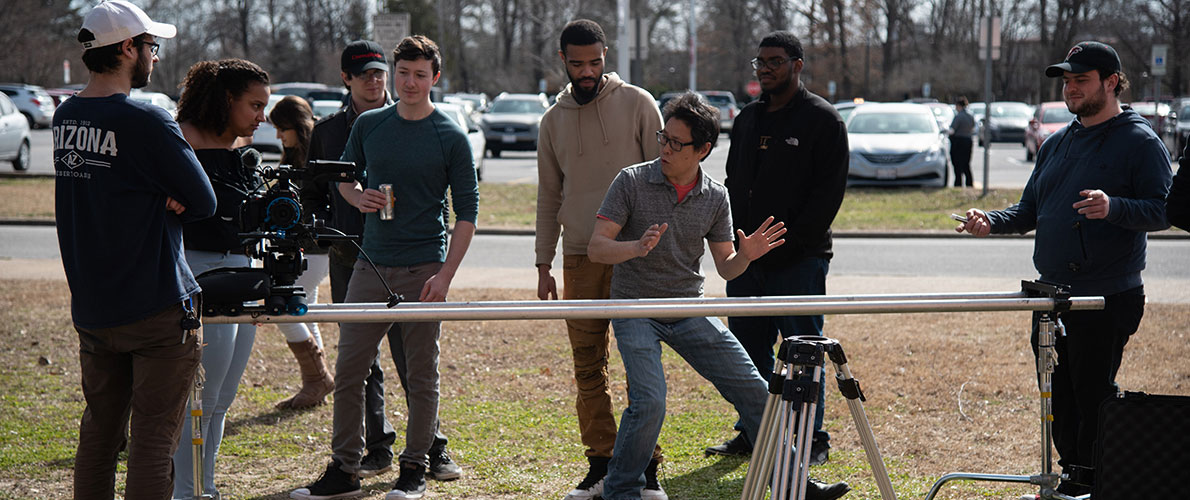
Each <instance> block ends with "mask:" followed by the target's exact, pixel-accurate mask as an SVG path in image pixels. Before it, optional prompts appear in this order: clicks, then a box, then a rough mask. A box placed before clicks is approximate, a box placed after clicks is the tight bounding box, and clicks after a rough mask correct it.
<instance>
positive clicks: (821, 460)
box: [810, 439, 831, 465]
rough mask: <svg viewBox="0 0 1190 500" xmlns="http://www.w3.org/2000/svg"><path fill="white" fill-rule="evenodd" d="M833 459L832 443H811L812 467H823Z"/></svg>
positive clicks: (818, 441)
mask: <svg viewBox="0 0 1190 500" xmlns="http://www.w3.org/2000/svg"><path fill="white" fill-rule="evenodd" d="M830 459H831V442H830V441H826V440H821V439H815V440H813V441H812V442H811V443H810V465H822V464H825V463H826V461H827V460H830Z"/></svg>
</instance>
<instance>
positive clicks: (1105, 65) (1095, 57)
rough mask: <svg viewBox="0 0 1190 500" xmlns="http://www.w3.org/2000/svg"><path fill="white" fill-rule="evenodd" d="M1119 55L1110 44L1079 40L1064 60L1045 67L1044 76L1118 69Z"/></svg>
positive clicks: (1110, 72) (1108, 72)
mask: <svg viewBox="0 0 1190 500" xmlns="http://www.w3.org/2000/svg"><path fill="white" fill-rule="evenodd" d="M1120 68H1121V65H1120V56H1119V55H1118V54H1116V49H1113V48H1112V47H1111V45H1108V44H1106V43H1102V42H1091V41H1088V42H1079V43H1078V44H1077V45H1075V46H1074V47H1071V48H1070V52H1067V53H1066V60H1064V61H1062V62H1060V63H1058V64H1054V65H1051V66H1049V67H1047V68H1045V76H1048V77H1050V78H1056V77H1059V76H1062V74H1063V73H1065V72H1067V71H1069V72H1071V73H1086V72H1088V71H1091V70H1095V69H1097V70H1101V71H1103V72H1105V73H1107V74H1112V73H1115V72H1117V71H1120Z"/></svg>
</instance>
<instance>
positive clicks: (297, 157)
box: [269, 95, 335, 409]
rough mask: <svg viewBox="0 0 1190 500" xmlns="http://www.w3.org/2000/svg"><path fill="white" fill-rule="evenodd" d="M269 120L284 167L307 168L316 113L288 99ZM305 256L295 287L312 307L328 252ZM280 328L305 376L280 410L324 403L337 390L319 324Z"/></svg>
mask: <svg viewBox="0 0 1190 500" xmlns="http://www.w3.org/2000/svg"><path fill="white" fill-rule="evenodd" d="M269 121H270V122H272V123H273V126H274V127H276V128H277V138H278V139H281V146H282V148H283V150H282V153H281V164H283V165H292V166H294V167H298V168H301V167H305V166H306V152H307V151H309V149H310V134H311V133H312V132H313V131H314V112H313V111H312V110H311V109H310V105H309V104H307V103H306V100H305V99H302V98H300V97H297V96H292V95H290V96H285V98H283V99H281V100H280V101H278V102H277V104H275V105H274V106H273V110H272V111H270V112H269ZM299 184H301V183H299ZM299 188H303V191H304V188H305V185H299ZM303 194H304V193H303ZM301 198H302V205H303V206H302V212H303V214H310V213H314V210H313V208H312V207H309V206H307V205H308V200H307V199H306V197H305V196H302V197H301ZM303 218H304V217H303ZM302 222H310V221H309V220H303V221H302ZM302 253H303V254H304V255H305V256H306V263H307V267H306V270H305V271H304V272H302V274H301V276H298V279H297V283H296V284H297V285H298V286H300V287H302V289H303V290H305V292H306V300H307V301H308V302H309V303H311V304H313V303H315V302H318V284H319V283H321V282H322V280H323V279H325V278H326V276H327V274H328V273H329V272H330V260H329V258H328V256H327V250H326V249H325V248H322V247H319V246H317V245H311V246H307V247H305V248H303V249H302ZM277 328H278V329H279V330H281V333H282V334H284V335H285V342H286V343H287V345H289V349H290V350H291V351H293V355H294V357H295V358H297V362H298V367H299V368H300V369H301V374H302V388H301V389H300V390H299V391H298V392H297V394H294V395H293V396H290V397H289V398H286V399H284V400H282V401H281V402H279V403H277V408H293V409H298V408H309V407H311V406H315V405H320V404H322V403H323V402H325V400H326V395H327V394H330V393H331V391H334V390H335V379H334V378H333V377H331V373H330V371H329V370H327V368H326V358H325V356H324V355H323V351H322V334H321V333H320V332H319V331H318V323H313V322H311V323H279V324H277Z"/></svg>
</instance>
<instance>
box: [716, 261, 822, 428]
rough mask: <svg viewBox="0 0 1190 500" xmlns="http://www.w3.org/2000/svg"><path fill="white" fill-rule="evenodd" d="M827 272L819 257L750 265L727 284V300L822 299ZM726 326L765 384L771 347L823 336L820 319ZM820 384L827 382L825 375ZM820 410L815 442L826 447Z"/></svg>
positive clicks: (765, 319) (766, 319)
mask: <svg viewBox="0 0 1190 500" xmlns="http://www.w3.org/2000/svg"><path fill="white" fill-rule="evenodd" d="M829 269H830V260H828V259H824V258H820V257H808V258H805V259H802V260H799V261H796V262H794V263H793V264H791V265H789V266H786V267H777V268H774V267H763V266H759V265H756V264H752V265H751V266H748V269H747V270H746V271H744V273H743V274H741V275H739V276H738V277H736V278H735V279H733V280H731V281H728V282H727V296H728V297H757V296H773V295H825V294H826V273H827V271H829ZM727 324H728V325H729V326H730V327H731V332H732V333H734V334H735V336H736V338H737V339H739V340H740V344H741V345H743V346H744V350H746V351H748V357H749V358H751V359H752V363H753V364H755V365H756V370H757V371H759V372H760V376H761V377H762V378H764V380H766V381H767V380H768V379H769V378H770V377H771V376H772V374H773V365H774V363H775V362H776V357H775V356H774V355H773V344H775V343H776V342H777V341H778V340H780V339H784V338H786V337H791V336H795V335H822V315H816V316H752V317H738V318H736V317H733V318H727ZM778 335H779V336H778ZM823 380H826V374H825V372H824V373H823ZM825 396H826V384H825V383H824V384H822V385H820V386H819V388H818V401H820V402H825V401H826V399H824V398H825ZM823 406H825V405H823V404H819V405H818V410H817V411H815V412H814V440H815V441H819V442H824V443H829V442H830V439H831V435H830V434H829V433H828V432H826V431H824V430H822V414H823V411H822V409H823ZM735 428H736V430H740V431H742V430H743V427H742V426H741V425H740V422H736V427H735ZM753 443H755V441H753Z"/></svg>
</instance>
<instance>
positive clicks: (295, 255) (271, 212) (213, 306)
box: [197, 149, 358, 316]
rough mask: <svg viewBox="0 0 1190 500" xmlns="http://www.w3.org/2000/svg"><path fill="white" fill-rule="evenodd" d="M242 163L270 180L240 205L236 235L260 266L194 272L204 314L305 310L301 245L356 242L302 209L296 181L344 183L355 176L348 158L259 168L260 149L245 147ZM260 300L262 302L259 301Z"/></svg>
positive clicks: (353, 236)
mask: <svg viewBox="0 0 1190 500" xmlns="http://www.w3.org/2000/svg"><path fill="white" fill-rule="evenodd" d="M241 160H242V161H243V163H244V167H245V168H254V169H256V170H257V171H258V172H259V173H260V176H261V178H263V179H265V180H266V181H267V180H272V181H274V182H273V183H272V185H270V186H269V187H268V189H266V190H264V191H263V192H260V191H257V192H255V193H253V194H251V195H249V196H248V198H247V199H246V200H244V202H243V204H242V205H241V206H240V229H241V231H243V232H241V233H239V237H240V238H244V239H245V240H248V241H249V242H251V243H252V244H250V245H249V247H248V251H247V252H246V253H247V255H248V256H249V257H252V258H254V259H261V261H263V263H264V266H263V267H262V268H223V269H213V270H211V271H207V272H205V273H203V274H201V275H199V276H198V277H197V279H198V283H199V285H200V286H201V287H202V289H203V316H220V315H229V316H231V315H238V314H254V315H255V314H266V313H267V314H271V315H278V314H291V315H302V314H305V313H306V309H307V304H306V292H305V291H304V290H302V287H300V286H297V285H295V284H294V283H295V282H296V281H297V278H298V276H301V274H302V272H303V271H305V270H306V260H305V258H304V257H303V256H302V249H303V248H310V247H312V246H313V245H318V244H320V243H329V242H331V241H336V240H338V241H355V240H357V239H358V236H356V235H347V234H343V233H342V232H340V231H337V230H335V229H332V228H328V227H326V226H325V224H324V222H323V221H322V220H315V219H314V218H313V216H312V214H304V213H302V206H301V203H299V201H298V189H297V186H295V185H294V181H299V180H300V181H303V182H305V183H307V184H312V183H323V184H325V183H329V182H348V181H351V180H352V179H353V176H352V175H353V173H354V172H355V164H354V163H351V162H340V161H326V160H313V161H310V162H309V163H307V164H306V166H305V167H294V166H292V165H278V166H275V167H263V168H262V167H260V153H258V152H256V151H255V150H253V149H248V150H246V151H245V153H244V154H243V156H242V157H241ZM262 301H263V302H262ZM245 303H254V304H258V305H245Z"/></svg>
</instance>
